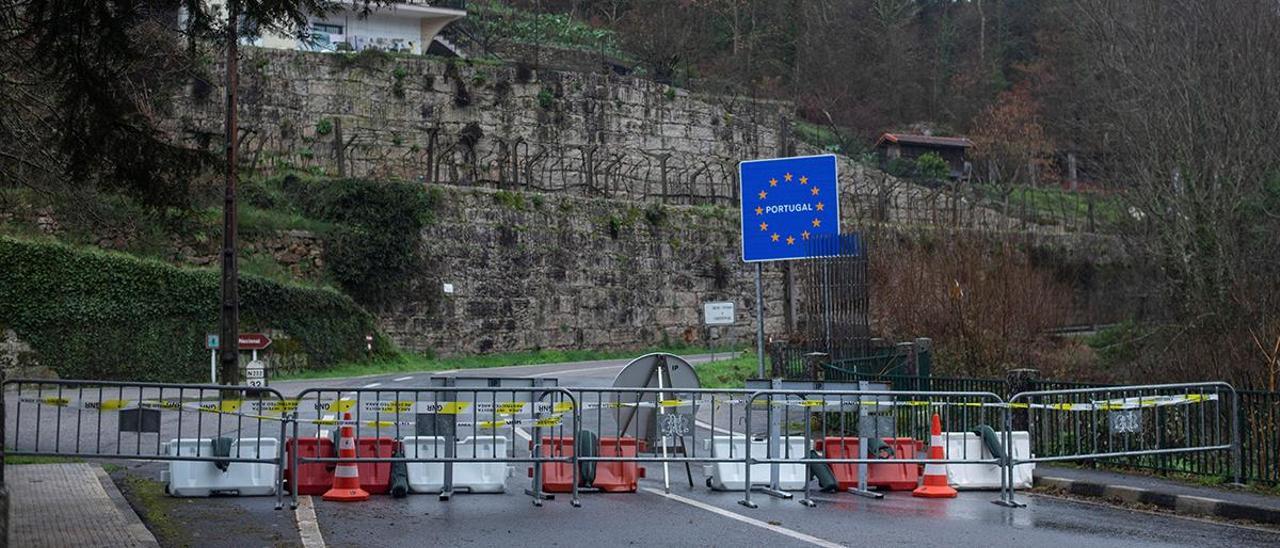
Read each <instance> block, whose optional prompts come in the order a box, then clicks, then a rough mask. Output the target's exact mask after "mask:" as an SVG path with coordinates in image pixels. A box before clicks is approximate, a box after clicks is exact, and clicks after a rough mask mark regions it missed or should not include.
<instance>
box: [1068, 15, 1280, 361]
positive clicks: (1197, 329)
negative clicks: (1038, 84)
mask: <svg viewBox="0 0 1280 548" xmlns="http://www.w3.org/2000/svg"><path fill="white" fill-rule="evenodd" d="M1065 14H1066V15H1067V16H1068V17H1069V18H1070V19H1071V20H1072V21H1074V22H1075V23H1076V24H1074V25H1073V26H1072V28H1073V29H1074V30H1073V34H1072V36H1071V38H1072V40H1073V44H1072V47H1074V48H1076V49H1077V54H1078V56H1077V57H1076V61H1077V63H1076V68H1077V70H1079V73H1077V74H1074V75H1071V76H1072V77H1073V78H1074V81H1076V82H1087V85H1079V86H1078V87H1077V93H1078V96H1079V100H1080V101H1083V102H1084V104H1085V105H1086V108H1083V109H1079V110H1080V112H1083V113H1084V118H1083V119H1082V120H1081V122H1082V125H1086V126H1089V129H1088V130H1087V131H1088V133H1089V134H1091V135H1092V136H1093V137H1092V138H1091V139H1089V140H1090V141H1091V142H1093V143H1094V144H1095V146H1096V147H1097V149H1096V150H1097V153H1098V155H1099V156H1100V157H1101V158H1102V159H1103V160H1104V166H1105V168H1106V170H1107V172H1108V176H1109V178H1110V179H1111V180H1112V181H1113V182H1114V183H1115V184H1116V185H1117V186H1118V187H1120V189H1121V190H1122V191H1123V193H1124V196H1125V197H1126V198H1127V199H1128V201H1129V204H1130V207H1129V219H1128V220H1129V221H1130V224H1131V227H1130V228H1131V230H1130V231H1129V234H1130V235H1131V236H1130V237H1129V238H1128V240H1127V243H1128V244H1129V245H1130V249H1131V250H1132V251H1133V252H1134V253H1135V255H1137V256H1139V257H1142V258H1143V259H1145V260H1147V261H1149V263H1150V265H1151V266H1152V268H1153V269H1154V270H1156V271H1158V272H1160V273H1161V274H1162V275H1163V280H1162V281H1163V285H1162V289H1163V293H1164V296H1165V297H1166V298H1167V301H1168V303H1169V304H1170V306H1171V307H1172V310H1173V312H1174V317H1175V318H1177V319H1178V322H1177V325H1176V326H1168V328H1167V331H1168V334H1167V335H1166V336H1163V337H1153V338H1152V339H1151V340H1152V341H1153V342H1156V345H1155V346H1154V347H1152V348H1149V350H1151V353H1150V355H1151V356H1152V357H1153V360H1168V359H1171V360H1175V363H1178V362H1181V363H1180V365H1182V366H1183V367H1184V369H1183V370H1181V371H1180V372H1177V373H1181V374H1184V375H1197V376H1203V375H1214V376H1234V377H1235V378H1237V379H1240V380H1241V382H1246V381H1247V382H1250V383H1255V384H1259V383H1258V381H1259V380H1260V379H1261V374H1262V372H1263V371H1265V366H1266V365H1267V364H1266V363H1265V361H1266V360H1265V359H1259V358H1258V355H1257V353H1253V352H1249V350H1250V349H1251V348H1252V347H1253V346H1254V342H1253V341H1252V340H1250V336H1249V331H1250V330H1251V329H1253V330H1255V332H1259V333H1262V332H1266V330H1267V329H1274V328H1273V327H1272V326H1270V325H1267V322H1268V321H1274V320H1273V318H1275V317H1276V315H1277V314H1280V282H1278V281H1277V280H1280V276H1277V275H1276V271H1275V265H1276V264H1280V222H1277V221H1278V220H1280V163H1278V161H1277V158H1280V139H1277V138H1276V136H1277V135H1280V8H1278V6H1277V4H1276V2H1275V0H1071V1H1070V3H1069V5H1068V9H1067V10H1066V11H1065ZM1259 338H1261V337H1259ZM1188 349H1191V350H1193V351H1194V350H1200V351H1199V352H1192V353H1188ZM1160 365H1161V366H1164V368H1165V369H1166V370H1168V369H1169V368H1168V367H1167V365H1168V364H1160ZM1152 366H1153V367H1155V364H1154V363H1153V364H1152ZM1177 373H1174V374H1177Z"/></svg>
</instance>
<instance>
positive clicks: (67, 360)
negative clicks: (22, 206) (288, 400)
mask: <svg viewBox="0 0 1280 548" xmlns="http://www.w3.org/2000/svg"><path fill="white" fill-rule="evenodd" d="M0 280H3V282H2V283H0V324H4V325H6V326H8V327H9V328H11V329H13V330H14V331H15V332H17V334H18V336H19V337H20V338H22V339H23V340H25V341H27V342H28V343H29V344H30V345H31V346H32V348H33V349H35V351H36V352H37V354H38V357H39V360H40V363H41V365H44V366H45V367H49V368H50V369H53V370H54V371H56V372H57V373H58V374H59V375H60V376H62V377H66V378H81V379H128V380H147V381H168V382H192V381H205V380H207V376H208V370H209V369H208V362H209V355H208V351H207V350H205V349H204V335H205V334H206V333H211V332H216V331H217V325H218V299H219V276H218V272H217V271H216V270H213V269H186V268H177V267H174V266H170V265H168V264H164V263H161V262H158V261H152V260H145V259H138V258H135V257H131V256H128V255H122V254H115V253H106V252H102V251H93V250H79V249H74V248H71V247H69V246H66V245H62V244H56V243H45V242H29V241H21V240H15V239H10V238H0ZM240 296H241V303H242V304H241V308H240V318H241V319H240V322H241V326H242V329H241V330H242V331H253V330H262V329H278V330H281V331H283V332H285V333H287V334H288V335H289V336H290V338H291V340H292V341H296V344H298V345H299V346H300V348H301V350H302V351H303V352H305V353H306V354H307V355H308V356H309V363H310V364H311V366H312V367H313V368H323V367H326V366H330V365H333V364H335V363H337V362H340V361H348V360H360V359H363V358H364V357H365V350H364V336H365V335H366V334H369V333H375V334H376V333H377V329H376V326H375V325H374V321H373V318H372V316H370V315H369V314H368V313H367V312H365V311H364V310H362V309H360V308H359V307H358V306H356V305H355V303H353V302H352V301H351V299H350V298H348V297H346V296H343V295H342V294H340V293H338V292H336V291H332V290H325V289H316V288H307V287H300V286H288V285H282V284H279V283H275V282H271V281H268V280H266V279H264V278H259V277H256V276H242V278H241V280H240ZM374 352H375V355H378V356H384V355H389V354H390V353H392V352H393V350H392V347H391V344H390V342H389V341H388V340H387V339H386V337H384V336H382V335H380V334H378V335H376V336H375V343H374Z"/></svg>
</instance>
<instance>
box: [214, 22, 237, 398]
mask: <svg viewBox="0 0 1280 548" xmlns="http://www.w3.org/2000/svg"><path fill="white" fill-rule="evenodd" d="M239 15H240V0H228V2H227V78H226V86H227V89H226V93H227V111H226V119H225V129H226V135H225V139H226V142H225V143H224V146H225V150H226V155H227V166H226V169H227V173H226V177H227V178H226V188H225V189H224V192H225V194H224V198H223V204H222V306H221V316H220V318H219V323H218V327H219V329H218V331H219V332H220V333H221V339H222V344H221V345H220V347H219V350H218V352H219V355H218V361H219V363H220V364H221V366H222V367H221V370H222V371H221V373H222V374H221V380H222V384H228V385H235V384H239V383H240V344H239V343H240V296H239V291H238V290H237V287H236V286H237V284H238V283H239V279H240V275H239V272H238V270H237V264H236V247H237V246H236V169H237V165H236V164H237V162H236V149H237V148H238V143H237V142H236V141H237V137H238V133H239V123H238V121H237V120H236V106H237V105H236V88H237V87H238V86H239V78H238V74H237V73H238V72H239V69H238V65H239V63H238V57H239V55H240V51H239V43H240V32H239V30H240V29H239V26H240V21H239Z"/></svg>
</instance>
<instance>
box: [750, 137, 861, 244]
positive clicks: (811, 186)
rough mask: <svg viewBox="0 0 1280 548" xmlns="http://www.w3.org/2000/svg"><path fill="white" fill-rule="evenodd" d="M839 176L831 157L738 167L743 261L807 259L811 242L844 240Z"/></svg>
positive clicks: (799, 158)
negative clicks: (831, 238) (826, 237)
mask: <svg viewBox="0 0 1280 548" xmlns="http://www.w3.org/2000/svg"><path fill="white" fill-rule="evenodd" d="M836 175H837V174H836V157H835V155H833V154H826V155H822V156H797V157H794V158H776V159H772V160H749V161H746V162H742V163H740V164H738V185H739V188H740V190H741V192H740V194H739V195H740V196H741V197H742V260H743V261H746V262H749V263H751V262H762V261H785V260H790V259H803V258H805V257H806V256H807V250H808V247H809V246H808V243H809V240H811V239H813V238H815V237H818V236H823V235H836V234H840V194H839V189H840V187H839V184H838V179H837V176H836Z"/></svg>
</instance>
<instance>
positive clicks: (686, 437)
mask: <svg viewBox="0 0 1280 548" xmlns="http://www.w3.org/2000/svg"><path fill="white" fill-rule="evenodd" d="M571 390H573V391H574V392H575V393H577V394H578V399H579V401H580V403H581V404H582V421H583V422H582V424H581V426H580V428H579V432H577V433H575V438H576V437H579V436H582V434H583V432H590V433H592V434H595V435H596V437H598V438H599V440H600V446H601V447H602V448H605V449H613V453H614V454H611V455H596V456H579V457H578V460H579V461H582V462H605V463H610V462H614V463H617V462H621V463H646V462H647V463H662V465H663V484H664V486H665V487H666V489H667V490H668V491H669V490H670V484H671V478H672V476H671V470H670V465H671V464H680V465H683V466H684V468H685V476H686V478H687V480H688V482H689V485H690V487H693V483H694V482H693V472H692V469H691V468H690V466H691V465H693V464H714V463H735V462H743V463H745V462H746V461H745V460H744V459H745V454H743V452H742V451H741V450H738V449H737V448H736V447H735V446H734V445H733V444H730V445H729V446H728V447H727V451H728V453H727V454H725V455H721V456H717V455H716V445H715V441H716V439H717V436H716V434H724V435H729V436H733V435H741V434H740V433H739V432H737V431H735V427H736V428H738V429H739V430H740V429H741V425H742V424H745V423H746V420H747V419H746V415H747V414H748V410H747V407H746V403H747V396H749V395H750V392H749V391H747V390H720V389H702V388H698V389H691V388H675V389H673V388H572V389H571ZM628 453H631V454H628Z"/></svg>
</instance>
